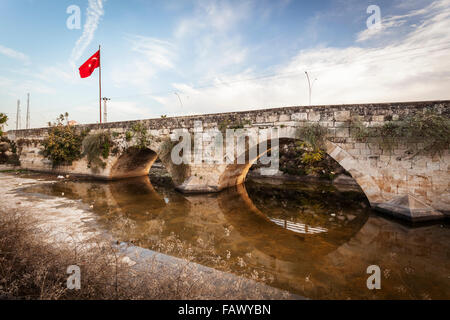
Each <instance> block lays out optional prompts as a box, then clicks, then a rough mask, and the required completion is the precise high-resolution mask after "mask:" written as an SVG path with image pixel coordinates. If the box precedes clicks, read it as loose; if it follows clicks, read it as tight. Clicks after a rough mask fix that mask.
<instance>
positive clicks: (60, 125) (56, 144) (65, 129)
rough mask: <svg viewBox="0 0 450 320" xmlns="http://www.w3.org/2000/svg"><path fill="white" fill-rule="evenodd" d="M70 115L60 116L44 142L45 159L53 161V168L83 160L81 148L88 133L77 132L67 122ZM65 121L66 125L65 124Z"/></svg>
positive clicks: (52, 125) (43, 152)
mask: <svg viewBox="0 0 450 320" xmlns="http://www.w3.org/2000/svg"><path fill="white" fill-rule="evenodd" d="M68 117H69V114H68V113H66V114H65V115H62V114H61V115H60V116H59V117H58V118H57V119H56V123H53V124H52V123H49V125H50V126H51V128H50V130H49V132H48V137H47V138H46V139H44V140H43V141H42V146H43V147H44V150H43V151H42V154H43V156H44V157H46V158H48V159H49V160H51V161H52V164H53V166H57V165H71V164H72V162H73V161H75V160H78V159H80V158H81V156H82V153H81V146H82V142H83V139H84V137H85V136H86V135H87V133H88V132H87V131H82V132H77V130H76V129H75V128H74V127H72V126H70V125H69V124H68V123H67V122H68V121H67V120H68ZM64 120H65V121H66V124H64Z"/></svg>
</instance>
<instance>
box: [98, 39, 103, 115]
mask: <svg viewBox="0 0 450 320" xmlns="http://www.w3.org/2000/svg"><path fill="white" fill-rule="evenodd" d="M100 49H101V47H100V45H99V46H98V60H99V61H98V62H99V65H98V68H99V69H98V71H99V72H98V75H99V77H98V89H99V90H98V92H99V95H98V105H99V108H100V123H102V56H101V53H100Z"/></svg>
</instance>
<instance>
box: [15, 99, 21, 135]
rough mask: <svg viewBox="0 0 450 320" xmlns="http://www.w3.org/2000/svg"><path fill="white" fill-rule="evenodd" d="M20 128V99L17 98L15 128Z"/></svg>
mask: <svg viewBox="0 0 450 320" xmlns="http://www.w3.org/2000/svg"><path fill="white" fill-rule="evenodd" d="M19 129H20V100H17V112H16V130H19Z"/></svg>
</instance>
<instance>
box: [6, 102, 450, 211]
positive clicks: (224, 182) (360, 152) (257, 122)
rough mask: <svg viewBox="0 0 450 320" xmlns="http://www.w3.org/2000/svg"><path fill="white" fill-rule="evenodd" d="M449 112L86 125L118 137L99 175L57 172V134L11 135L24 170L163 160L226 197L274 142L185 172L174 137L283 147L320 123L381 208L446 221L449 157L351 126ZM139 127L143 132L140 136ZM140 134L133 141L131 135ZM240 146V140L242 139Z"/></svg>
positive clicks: (430, 105) (124, 167)
mask: <svg viewBox="0 0 450 320" xmlns="http://www.w3.org/2000/svg"><path fill="white" fill-rule="evenodd" d="M449 105H450V101H429V102H410V103H383V104H357V105H330V106H314V107H306V106H300V107H285V108H275V109H265V110H253V111H244V112H232V113H220V114H207V115H198V116H183V117H173V118H159V119H148V120H138V121H126V122H113V123H105V124H89V125H78V126H76V127H74V128H75V129H76V130H79V131H80V132H81V131H83V130H86V129H87V130H89V134H94V133H97V132H104V131H109V132H110V133H111V137H112V139H113V142H114V146H115V147H114V148H113V152H112V153H111V154H110V155H109V157H108V158H107V159H106V160H105V163H106V165H105V166H104V167H96V168H93V167H90V166H88V162H87V160H86V157H84V158H82V159H80V160H77V161H75V162H73V163H72V164H71V165H70V166H69V165H66V166H56V167H55V166H53V165H52V163H51V161H50V160H48V159H46V158H44V157H43V156H42V153H41V151H42V145H41V143H40V142H41V141H42V140H43V139H45V138H46V136H48V131H49V128H41V129H30V130H18V131H9V132H8V133H7V135H8V138H9V139H10V140H13V141H15V142H16V144H17V145H18V154H19V156H20V163H21V167H22V168H24V169H30V170H36V171H44V172H55V173H64V174H66V173H67V174H76V175H87V176H92V177H96V178H102V179H121V178H127V177H135V176H143V175H147V174H148V173H149V170H150V169H151V167H152V164H153V162H154V161H155V160H156V159H157V158H158V157H159V158H160V159H161V161H162V163H163V164H164V166H165V167H166V169H167V170H168V171H169V173H170V174H171V176H172V179H173V181H174V184H175V185H176V187H177V189H178V190H180V191H181V192H184V193H195V192H218V191H221V190H223V189H224V188H227V187H229V186H234V185H239V184H241V183H243V182H244V181H245V178H246V175H247V172H248V170H249V168H250V167H251V165H252V164H253V163H254V162H255V161H257V160H258V158H259V157H261V156H262V155H263V154H265V153H266V152H267V151H266V150H263V151H261V150H262V148H261V146H262V145H263V144H267V139H261V136H259V138H258V139H256V140H255V141H253V140H248V141H247V142H246V144H245V150H244V153H245V154H246V156H245V163H238V162H237V161H234V160H233V161H234V162H231V163H230V162H229V161H222V160H223V159H218V158H217V157H214V158H213V160H212V161H205V160H200V161H189V163H182V164H179V165H177V164H175V163H173V161H172V160H171V157H170V154H171V151H172V148H173V147H174V145H176V142H175V139H176V140H178V139H177V138H176V137H175V138H174V135H175V134H176V133H177V132H179V131H180V129H183V130H184V131H185V132H189V134H190V135H192V136H194V138H193V141H196V134H199V133H200V134H203V133H205V132H223V131H224V129H226V128H228V129H229V128H231V129H237V128H239V129H242V130H243V131H244V132H245V133H248V132H252V130H253V131H255V130H256V131H258V132H263V131H270V132H272V135H274V136H275V134H274V133H273V132H276V137H277V139H279V141H283V140H288V139H298V140H301V139H302V137H301V136H299V134H298V132H299V128H301V127H305V126H308V125H309V124H316V123H318V124H320V125H321V126H322V127H325V128H326V142H325V149H326V153H327V154H328V155H329V156H331V157H332V158H333V159H334V160H336V161H337V162H338V163H339V164H340V165H341V166H342V167H343V168H344V169H345V170H347V171H348V172H349V173H350V174H351V175H352V177H353V178H354V179H355V180H356V182H357V183H358V184H359V186H360V187H361V189H362V191H363V192H364V193H365V195H366V196H367V199H368V200H369V202H370V204H371V205H372V206H373V207H376V208H378V209H379V210H382V211H388V212H390V213H394V214H395V215H398V216H403V217H406V218H409V219H411V220H421V219H433V218H442V217H444V216H445V214H448V213H450V188H449V182H450V175H449V172H450V171H449V169H450V167H449V164H450V153H449V150H448V149H447V150H445V151H444V152H442V153H440V154H435V155H426V154H418V155H415V156H411V155H408V154H407V152H406V151H407V150H408V146H407V145H405V144H404V143H402V142H401V141H399V142H398V143H396V144H395V145H394V146H393V148H392V147H391V149H390V150H389V152H388V151H387V150H383V148H382V147H381V146H380V145H379V144H376V143H372V142H361V141H360V140H358V139H356V138H354V137H353V135H352V133H351V131H352V127H351V120H352V119H357V120H358V121H360V122H361V123H362V124H364V125H365V126H367V127H371V126H381V125H383V124H384V123H385V122H387V121H396V120H401V119H403V118H404V117H406V116H408V115H414V114H420V113H424V112H425V111H427V110H432V109H433V110H435V111H437V112H438V113H441V114H443V115H445V116H449V113H450V108H449ZM136 125H138V127H139V128H140V129H139V130H140V133H137V132H136V129H135V128H136ZM133 128H134V129H133ZM132 130H134V131H133V134H131V133H130V132H132ZM142 134H146V135H147V137H148V143H146V144H145V145H144V146H143V147H142V146H141V147H140V148H136V145H137V144H139V141H138V140H139V139H140V138H139V137H141V138H142ZM208 136H211V135H208ZM231 137H232V136H231ZM223 139H224V140H226V141H227V142H229V141H230V139H231V138H230V137H228V136H226V137H225V138H223ZM232 139H233V141H234V139H235V138H234V137H232ZM233 141H232V142H233ZM216 143H217V141H215V139H214V138H213V139H211V138H209V139H208V138H206V139H205V138H203V139H202V140H201V141H200V142H199V145H198V146H196V147H195V149H194V152H192V157H193V158H195V157H196V156H197V155H198V154H199V153H200V154H203V155H205V153H207V152H208V150H211V145H214V144H216ZM233 143H234V142H233ZM270 148H271V146H269V149H270ZM234 150H235V151H236V153H235V155H236V156H238V153H239V151H238V150H237V149H236V148H235V149H234ZM241 152H242V150H241ZM270 153H271V152H270ZM206 158H207V159H211V157H209V158H208V157H206ZM199 159H200V158H199Z"/></svg>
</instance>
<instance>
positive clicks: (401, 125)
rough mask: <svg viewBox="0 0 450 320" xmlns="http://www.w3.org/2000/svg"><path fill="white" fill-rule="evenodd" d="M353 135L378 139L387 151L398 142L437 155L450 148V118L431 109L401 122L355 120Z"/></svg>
mask: <svg viewBox="0 0 450 320" xmlns="http://www.w3.org/2000/svg"><path fill="white" fill-rule="evenodd" d="M350 128H351V132H352V136H353V137H354V138H355V139H357V140H359V141H363V142H368V141H370V142H374V143H377V144H378V145H380V147H382V148H383V149H384V150H386V151H390V152H391V151H392V150H393V149H394V147H395V146H396V144H397V143H399V142H400V143H405V144H407V146H408V150H407V151H406V153H408V154H413V156H414V155H417V154H419V153H428V154H432V155H434V154H436V153H439V152H442V151H444V150H446V149H448V148H449V145H450V118H448V117H446V116H444V115H441V114H438V113H436V112H434V111H428V112H426V113H423V114H415V115H410V116H408V117H406V118H405V119H403V120H400V121H389V122H386V123H385V124H384V125H382V126H380V127H366V126H364V125H363V124H362V123H361V122H359V121H356V120H353V121H352V122H351V126H350Z"/></svg>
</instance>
